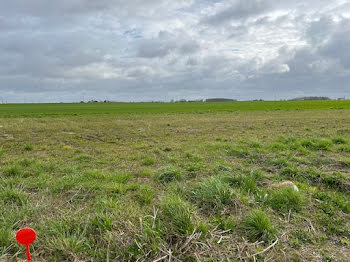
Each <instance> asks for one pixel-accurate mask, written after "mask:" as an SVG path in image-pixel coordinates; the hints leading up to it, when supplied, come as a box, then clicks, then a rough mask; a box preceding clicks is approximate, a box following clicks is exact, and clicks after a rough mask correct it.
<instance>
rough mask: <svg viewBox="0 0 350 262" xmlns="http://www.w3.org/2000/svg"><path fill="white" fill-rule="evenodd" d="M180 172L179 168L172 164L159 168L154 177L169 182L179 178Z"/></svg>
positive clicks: (180, 176)
mask: <svg viewBox="0 0 350 262" xmlns="http://www.w3.org/2000/svg"><path fill="white" fill-rule="evenodd" d="M181 178H182V174H181V172H180V170H178V169H177V168H175V167H173V166H168V167H166V168H163V169H161V170H160V171H158V172H157V173H156V174H155V179H156V180H158V181H159V182H161V183H170V182H173V181H176V180H181Z"/></svg>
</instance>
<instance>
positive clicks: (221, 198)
mask: <svg viewBox="0 0 350 262" xmlns="http://www.w3.org/2000/svg"><path fill="white" fill-rule="evenodd" d="M232 196H233V194H232V191H231V188H230V186H229V185H228V184H227V183H225V182H224V181H222V179H220V177H217V176H212V177H209V178H206V179H204V180H203V181H202V182H201V183H200V184H198V185H197V187H195V189H194V190H193V192H192V197H193V199H194V200H195V201H197V202H198V203H199V205H201V206H202V207H203V208H210V209H214V210H218V209H222V208H223V207H224V206H225V205H229V204H231V203H232V201H233V197H232Z"/></svg>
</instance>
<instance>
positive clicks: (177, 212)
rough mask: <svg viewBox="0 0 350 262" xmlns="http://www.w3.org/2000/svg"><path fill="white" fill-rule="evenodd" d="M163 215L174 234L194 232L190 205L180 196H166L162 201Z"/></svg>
mask: <svg viewBox="0 0 350 262" xmlns="http://www.w3.org/2000/svg"><path fill="white" fill-rule="evenodd" d="M161 216H162V221H163V222H165V223H166V226H167V229H168V230H169V231H170V232H171V233H172V234H180V235H187V234H191V233H192V232H193V229H194V225H193V222H192V218H191V211H190V205H189V203H187V202H185V201H183V200H182V199H181V198H180V197H178V196H168V197H165V198H164V199H163V200H162V202H161Z"/></svg>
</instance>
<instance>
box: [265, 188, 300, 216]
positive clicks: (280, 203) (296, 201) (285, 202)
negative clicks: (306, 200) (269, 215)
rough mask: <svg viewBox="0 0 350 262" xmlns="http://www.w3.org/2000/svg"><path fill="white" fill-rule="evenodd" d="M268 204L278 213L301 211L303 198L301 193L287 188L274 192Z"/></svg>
mask: <svg viewBox="0 0 350 262" xmlns="http://www.w3.org/2000/svg"><path fill="white" fill-rule="evenodd" d="M268 203H269V204H270V205H271V207H272V208H273V209H275V210H278V211H282V212H288V211H289V210H294V211H300V210H301V208H302V206H303V197H302V195H301V193H300V192H299V191H295V190H294V189H293V188H290V187H285V188H280V189H275V190H274V191H272V192H271V196H270V198H269V199H268Z"/></svg>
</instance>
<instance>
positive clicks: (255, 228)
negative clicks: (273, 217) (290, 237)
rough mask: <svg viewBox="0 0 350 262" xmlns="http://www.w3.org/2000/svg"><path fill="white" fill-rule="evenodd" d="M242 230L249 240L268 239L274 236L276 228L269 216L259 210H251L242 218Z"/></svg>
mask: <svg viewBox="0 0 350 262" xmlns="http://www.w3.org/2000/svg"><path fill="white" fill-rule="evenodd" d="M243 227H244V230H245V231H246V233H247V236H248V239H249V240H250V241H257V240H263V241H268V240H270V239H271V238H272V237H274V235H275V233H276V229H275V228H274V227H273V226H272V225H271V221H270V218H269V217H268V216H267V215H266V213H265V212H263V211H261V210H253V211H252V212H251V213H250V214H249V215H248V216H247V217H246V218H245V220H244V225H243Z"/></svg>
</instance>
